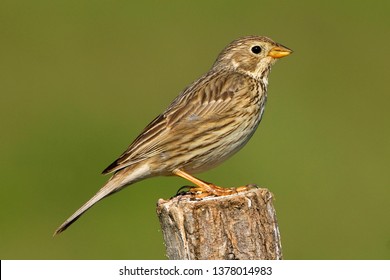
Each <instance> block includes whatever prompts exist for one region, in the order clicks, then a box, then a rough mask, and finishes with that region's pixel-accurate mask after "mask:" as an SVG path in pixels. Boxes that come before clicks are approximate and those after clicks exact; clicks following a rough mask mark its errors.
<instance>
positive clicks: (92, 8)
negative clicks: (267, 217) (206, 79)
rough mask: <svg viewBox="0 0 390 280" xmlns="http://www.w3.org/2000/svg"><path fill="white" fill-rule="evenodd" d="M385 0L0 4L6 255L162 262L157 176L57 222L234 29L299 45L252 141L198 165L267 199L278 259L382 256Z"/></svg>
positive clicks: (1, 208)
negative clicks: (67, 223)
mask: <svg viewBox="0 0 390 280" xmlns="http://www.w3.org/2000/svg"><path fill="white" fill-rule="evenodd" d="M389 11H390V2H389V1H364V0H360V1H358V0H355V1H352V0H350V1H338V0H327V1H283V0H281V1H222V0H218V1H205V0H204V1H169V2H165V1H138V2H134V1H125V0H122V1H85V0H81V1H80V0H77V1H76V0H68V1H49V0H47V1H9V0H3V1H1V2H0V94H1V102H0V128H1V134H0V135H1V136H0V155H1V157H0V170H1V183H0V186H1V189H0V225H1V229H0V258H1V259H165V250H164V244H163V239H162V234H161V232H160V227H159V223H158V220H157V217H156V214H155V206H156V202H157V200H158V199H159V198H165V199H168V198H169V197H171V196H172V195H174V194H175V193H176V191H177V190H178V188H179V187H181V186H183V185H186V184H188V183H187V182H186V181H184V180H183V179H181V178H176V177H160V178H153V179H149V180H146V181H142V182H139V183H137V184H135V185H133V186H131V187H129V188H126V189H125V190H123V191H122V192H120V193H119V194H115V195H113V196H111V197H109V198H108V199H105V200H103V201H102V202H100V203H98V204H97V205H96V206H95V207H93V208H92V209H91V210H90V211H88V213H87V214H86V215H84V216H83V217H82V218H81V219H80V220H78V221H77V222H76V223H75V224H74V225H73V226H72V227H70V228H69V229H68V230H67V231H66V232H64V233H63V234H61V235H60V236H58V237H56V238H52V233H53V231H54V230H55V229H56V227H57V226H59V225H60V224H61V223H62V222H63V221H64V220H65V219H66V218H67V217H68V216H69V215H70V214H72V213H73V212H74V211H75V210H76V209H78V207H79V206H81V205H82V204H83V203H84V202H85V201H86V200H87V199H89V198H90V197H91V196H92V195H93V194H95V192H96V191H97V190H98V189H99V188H100V187H101V186H102V185H103V184H104V183H105V181H106V180H107V179H108V177H106V176H102V175H100V172H101V171H102V170H103V169H104V168H105V167H106V166H108V165H109V164H110V163H111V162H112V161H114V160H115V159H116V158H117V156H119V155H120V154H121V153H122V152H123V151H124V150H125V149H126V148H127V146H128V145H129V144H130V143H131V141H132V140H133V139H134V138H135V137H136V136H137V135H138V134H139V132H140V131H141V130H142V129H143V128H144V127H145V126H146V125H147V124H148V123H149V122H150V121H151V120H152V119H153V118H154V117H155V116H157V115H158V114H160V113H161V112H162V111H163V110H164V109H165V108H166V107H167V106H168V105H169V103H170V102H171V101H172V100H173V99H174V98H175V97H176V95H178V94H179V92H180V91H181V90H182V89H183V88H184V87H186V86H187V85H188V84H189V83H190V82H192V81H193V80H195V79H197V78H198V77H199V76H201V75H202V74H203V73H205V72H206V71H208V69H209V68H210V66H211V65H212V63H213V62H214V60H215V58H216V56H217V55H218V53H219V52H220V51H221V50H222V49H223V48H224V47H225V45H227V44H228V43H229V42H230V41H232V40H234V39H236V38H238V37H241V36H244V35H251V34H256V35H266V36H269V37H270V38H272V39H274V40H275V41H277V42H279V43H281V44H283V45H285V46H287V47H289V48H291V49H293V50H294V53H293V55H291V56H289V57H286V58H284V59H282V60H280V61H279V62H278V63H277V64H276V65H275V66H274V67H273V71H272V73H271V76H270V81H269V82H270V84H269V88H268V97H269V98H268V104H267V108H266V112H265V115H264V118H263V121H262V123H261V125H260V127H259V129H258V131H257V132H256V134H255V136H254V137H253V138H252V139H251V141H250V142H249V144H248V145H247V146H246V147H245V148H244V149H243V150H242V151H241V152H239V153H238V154H237V155H236V156H234V157H233V158H231V159H230V160H229V161H227V162H226V163H224V164H223V165H221V166H219V167H217V168H215V169H213V170H211V171H209V172H207V173H203V174H201V175H199V177H200V178H202V179H204V180H206V181H211V182H214V183H215V184H219V185H222V186H238V185H242V184H247V183H257V184H258V185H260V186H263V187H267V188H269V189H270V190H271V191H272V192H273V193H274V195H275V207H276V210H277V215H278V220H279V225H280V231H281V237H282V245H283V253H284V257H285V258H286V259H389V258H390V218H389V214H390V202H389V201H390V170H389V169H390V168H389V167H390V129H389V127H390V126H389V120H390V86H389V62H390V60H389V58H390V55H389V52H390V44H389V42H390V37H389V27H390V18H389Z"/></svg>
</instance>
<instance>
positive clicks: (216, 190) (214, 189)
mask: <svg viewBox="0 0 390 280" xmlns="http://www.w3.org/2000/svg"><path fill="white" fill-rule="evenodd" d="M253 188H258V186H257V185H254V184H249V185H246V186H240V187H236V188H222V187H219V186H216V185H214V184H211V183H206V182H204V184H202V186H183V187H181V188H180V189H179V190H178V191H177V194H176V195H183V194H191V195H193V196H194V198H197V199H202V198H205V197H208V196H227V195H231V194H237V193H239V192H244V191H248V190H250V189H253Z"/></svg>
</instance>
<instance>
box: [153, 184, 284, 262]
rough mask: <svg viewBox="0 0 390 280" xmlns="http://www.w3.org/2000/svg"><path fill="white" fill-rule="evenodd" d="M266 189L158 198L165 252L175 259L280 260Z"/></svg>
mask: <svg viewBox="0 0 390 280" xmlns="http://www.w3.org/2000/svg"><path fill="white" fill-rule="evenodd" d="M272 198H273V195H272V193H271V192H270V191H268V190H267V189H260V188H259V189H251V190H248V191H244V192H239V193H238V194H233V195H229V196H220V197H206V198H203V199H200V200H199V199H198V200H195V199H193V197H192V196H191V195H182V196H176V197H174V198H172V199H170V200H168V201H165V200H163V199H159V201H158V203H157V214H158V217H159V220H160V224H161V228H162V232H163V236H164V241H165V247H166V254H167V257H168V258H169V259H173V260H206V259H209V260H211V259H213V260H230V259H245V260H255V259H256V260H279V259H282V250H281V242H280V234H279V227H278V223H277V220H276V213H275V209H274V207H273V203H272Z"/></svg>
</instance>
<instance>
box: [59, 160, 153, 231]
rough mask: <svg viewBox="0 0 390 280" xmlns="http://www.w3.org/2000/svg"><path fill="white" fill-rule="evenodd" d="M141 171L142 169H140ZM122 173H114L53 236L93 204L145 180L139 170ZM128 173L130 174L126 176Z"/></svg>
mask: <svg viewBox="0 0 390 280" xmlns="http://www.w3.org/2000/svg"><path fill="white" fill-rule="evenodd" d="M141 169H142V168H141ZM123 171H124V172H121V171H120V172H118V173H116V174H115V175H114V176H113V177H111V179H110V180H109V181H108V182H107V183H106V184H105V185H104V186H103V187H102V188H101V189H100V190H99V191H98V192H97V193H96V194H95V195H94V196H93V197H92V198H91V199H90V200H88V201H87V202H86V203H85V204H84V205H83V206H81V207H80V209H79V210H77V211H76V212H75V213H74V214H73V215H72V216H70V217H69V218H68V219H67V220H66V221H65V222H64V223H63V224H62V225H60V226H59V227H58V228H57V229H56V231H55V232H54V234H53V236H55V235H57V234H60V233H61V232H63V231H64V230H66V229H67V228H68V227H69V226H70V225H71V224H73V223H74V222H75V221H76V220H77V219H78V218H80V216H81V215H82V214H84V213H85V212H86V211H87V210H88V209H89V208H91V207H92V206H93V205H95V203H97V202H98V201H100V200H102V199H103V198H105V197H107V196H108V195H110V194H113V193H115V192H117V191H119V190H121V189H122V188H123V187H125V186H127V185H130V184H132V183H135V182H136V181H139V180H141V179H143V178H145V176H144V175H145V174H140V173H142V172H137V171H141V170H140V169H138V170H135V172H134V171H133V172H127V171H129V170H123ZM127 173H130V174H127Z"/></svg>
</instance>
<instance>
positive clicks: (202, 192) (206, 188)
mask: <svg viewBox="0 0 390 280" xmlns="http://www.w3.org/2000/svg"><path fill="white" fill-rule="evenodd" d="M173 174H175V175H177V176H179V177H182V178H184V179H186V180H188V181H190V182H192V183H194V184H195V185H196V187H192V188H190V190H189V191H190V193H193V194H195V195H196V197H198V198H203V197H206V196H208V195H215V196H225V195H230V194H234V193H238V192H242V191H246V190H249V189H251V188H252V187H253V186H252V185H248V186H241V187H238V188H221V187H218V186H216V185H214V184H211V183H207V182H204V181H202V180H200V179H198V178H195V177H194V176H191V175H190V174H188V173H186V172H184V171H183V170H180V169H175V170H174V171H173Z"/></svg>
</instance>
